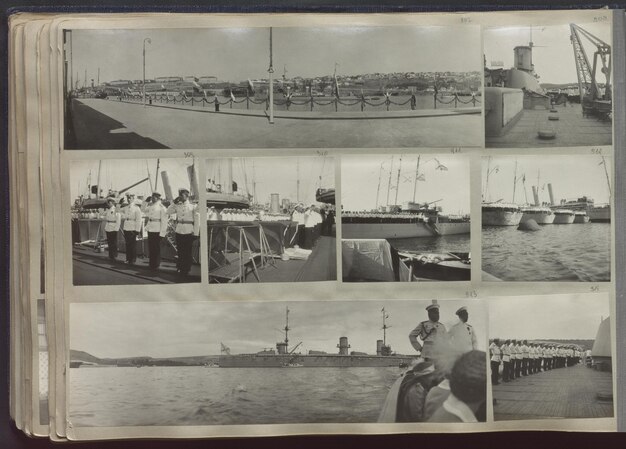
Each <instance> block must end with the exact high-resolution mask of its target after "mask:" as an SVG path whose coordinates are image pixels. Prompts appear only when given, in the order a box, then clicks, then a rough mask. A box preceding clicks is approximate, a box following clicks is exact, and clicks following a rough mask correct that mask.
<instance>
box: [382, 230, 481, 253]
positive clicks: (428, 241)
mask: <svg viewBox="0 0 626 449" xmlns="http://www.w3.org/2000/svg"><path fill="white" fill-rule="evenodd" d="M387 240H388V241H389V243H390V244H391V246H393V247H394V248H396V249H397V250H398V251H402V252H408V253H418V254H419V253H425V252H428V253H445V252H457V253H469V252H470V234H453V235H442V236H435V237H420V238H410V239H387Z"/></svg>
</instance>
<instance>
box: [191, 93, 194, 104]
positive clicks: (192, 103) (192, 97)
mask: <svg viewBox="0 0 626 449" xmlns="http://www.w3.org/2000/svg"><path fill="white" fill-rule="evenodd" d="M193 98H194V97H193V95H192V96H191V106H193Z"/></svg>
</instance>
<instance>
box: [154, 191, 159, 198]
mask: <svg viewBox="0 0 626 449" xmlns="http://www.w3.org/2000/svg"><path fill="white" fill-rule="evenodd" d="M152 198H161V194H160V193H159V192H154V193H153V194H152Z"/></svg>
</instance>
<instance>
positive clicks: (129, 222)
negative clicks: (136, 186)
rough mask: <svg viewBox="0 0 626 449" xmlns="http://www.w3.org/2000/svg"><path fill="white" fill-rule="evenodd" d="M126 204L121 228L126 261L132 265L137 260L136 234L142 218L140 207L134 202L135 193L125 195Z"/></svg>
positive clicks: (139, 231) (139, 228)
mask: <svg viewBox="0 0 626 449" xmlns="http://www.w3.org/2000/svg"><path fill="white" fill-rule="evenodd" d="M127 198H128V206H126V207H125V208H124V209H123V211H122V218H123V219H124V223H123V225H122V226H123V228H122V229H123V230H124V238H125V239H126V263H127V264H129V265H134V264H135V262H136V261H137V236H138V235H139V234H140V233H141V226H142V224H143V220H142V218H141V209H139V206H137V204H136V203H135V195H133V194H132V193H131V194H129V195H127Z"/></svg>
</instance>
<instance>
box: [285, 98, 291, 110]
mask: <svg viewBox="0 0 626 449" xmlns="http://www.w3.org/2000/svg"><path fill="white" fill-rule="evenodd" d="M290 105H291V100H290V99H289V98H287V100H286V101H285V108H286V109H287V110H289V106H290Z"/></svg>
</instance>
